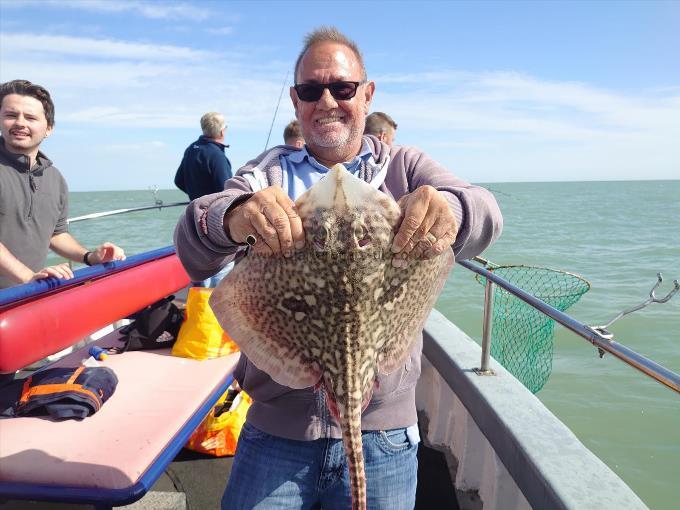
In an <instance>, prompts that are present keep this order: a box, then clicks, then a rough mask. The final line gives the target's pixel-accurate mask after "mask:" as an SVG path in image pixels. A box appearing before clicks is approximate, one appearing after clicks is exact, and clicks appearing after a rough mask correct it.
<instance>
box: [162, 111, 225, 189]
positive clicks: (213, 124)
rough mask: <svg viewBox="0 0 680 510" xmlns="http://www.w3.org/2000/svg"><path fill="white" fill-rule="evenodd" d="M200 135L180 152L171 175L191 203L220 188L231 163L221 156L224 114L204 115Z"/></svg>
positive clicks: (223, 155) (222, 187)
mask: <svg viewBox="0 0 680 510" xmlns="http://www.w3.org/2000/svg"><path fill="white" fill-rule="evenodd" d="M201 130H202V131H203V135H201V136H200V137H199V138H198V140H196V141H195V142H193V143H192V144H191V145H189V147H187V149H186V150H185V151H184V157H183V158H182V162H181V163H180V164H179V168H178V169H177V173H176V174H175V186H177V187H178V188H179V189H181V190H182V191H184V193H186V194H187V195H189V199H190V200H195V199H197V198H199V197H202V196H203V195H210V194H212V193H217V192H219V191H222V190H223V189H224V181H226V180H227V179H230V178H231V177H232V172H231V163H230V162H229V159H228V158H227V156H226V155H225V154H224V149H225V148H227V147H229V146H228V145H225V144H224V133H225V131H226V130H227V126H226V124H225V122H224V115H222V114H221V113H218V112H208V113H206V114H205V115H203V117H201Z"/></svg>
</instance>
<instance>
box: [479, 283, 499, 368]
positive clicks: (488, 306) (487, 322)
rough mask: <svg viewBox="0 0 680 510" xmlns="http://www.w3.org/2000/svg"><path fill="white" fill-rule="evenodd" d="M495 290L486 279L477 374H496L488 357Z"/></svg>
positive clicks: (492, 284)
mask: <svg viewBox="0 0 680 510" xmlns="http://www.w3.org/2000/svg"><path fill="white" fill-rule="evenodd" d="M494 291H495V286H494V283H493V282H492V281H491V280H489V279H488V278H487V279H486V285H485V286H484V322H483V324H482V361H481V366H480V367H479V368H478V369H475V373H476V374H477V375H496V374H495V373H494V371H493V370H491V369H490V368H489V358H490V356H491V330H492V329H493V294H494Z"/></svg>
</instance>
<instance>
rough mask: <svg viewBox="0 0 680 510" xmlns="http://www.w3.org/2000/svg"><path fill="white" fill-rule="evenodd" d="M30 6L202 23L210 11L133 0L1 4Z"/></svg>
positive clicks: (43, 0)
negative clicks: (127, 14)
mask: <svg viewBox="0 0 680 510" xmlns="http://www.w3.org/2000/svg"><path fill="white" fill-rule="evenodd" d="M31 5H32V6H37V7H41V8H49V7H52V8H57V9H74V10H75V9H77V10H84V11H90V12H100V13H134V14H137V15H139V16H142V17H144V18H151V19H166V20H168V19H179V20H186V19H189V20H193V21H203V20H205V19H208V18H209V17H210V9H209V8H201V3H185V2H167V1H165V2H160V1H151V2H143V1H135V0H77V1H76V0H23V1H21V2H18V1H15V2H6V3H3V7H27V6H31Z"/></svg>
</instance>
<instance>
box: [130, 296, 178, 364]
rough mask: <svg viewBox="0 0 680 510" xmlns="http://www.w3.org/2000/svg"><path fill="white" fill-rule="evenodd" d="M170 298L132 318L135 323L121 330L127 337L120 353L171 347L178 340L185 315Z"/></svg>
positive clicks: (150, 306) (171, 297)
mask: <svg viewBox="0 0 680 510" xmlns="http://www.w3.org/2000/svg"><path fill="white" fill-rule="evenodd" d="M173 299H175V296H168V297H166V298H164V299H161V300H160V301H156V302H155V303H153V304H151V305H149V306H147V307H146V308H145V309H144V310H142V311H140V312H137V313H136V314H135V315H133V316H132V317H131V318H133V319H134V322H132V323H130V324H128V325H127V326H124V327H122V328H120V332H121V333H123V334H124V335H127V338H126V343H125V346H124V347H122V348H119V349H117V350H118V351H119V352H125V351H139V350H142V349H162V348H164V347H171V346H172V344H174V343H175V340H176V339H177V334H178V333H179V328H180V326H181V325H182V322H183V321H184V314H183V313H182V312H181V311H180V310H179V308H177V307H176V306H175V305H174V303H173V302H172V300H173Z"/></svg>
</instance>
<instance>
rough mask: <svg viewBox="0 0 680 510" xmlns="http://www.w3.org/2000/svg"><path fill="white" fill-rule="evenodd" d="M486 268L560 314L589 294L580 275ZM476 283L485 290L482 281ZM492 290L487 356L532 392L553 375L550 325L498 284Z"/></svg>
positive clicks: (527, 268)
mask: <svg viewBox="0 0 680 510" xmlns="http://www.w3.org/2000/svg"><path fill="white" fill-rule="evenodd" d="M487 269H488V270H489V271H493V272H494V273H495V274H497V275H498V276H500V277H501V278H503V279H504V280H507V281H508V282H510V283H512V284H513V285H515V286H516V287H519V288H521V289H523V290H524V291H526V292H528V293H529V294H532V295H533V296H535V297H537V298H538V299H540V300H541V301H544V302H546V303H548V304H549V305H551V306H553V307H555V308H557V309H558V310H560V311H562V312H564V311H565V310H567V309H568V308H569V307H570V306H572V305H573V304H574V303H576V302H577V301H578V300H579V299H580V298H581V296H582V295H583V294H585V293H586V292H588V290H589V289H590V283H589V282H588V281H587V280H586V279H584V278H582V277H581V276H578V275H575V274H572V273H568V272H566V271H561V270H556V269H549V268H546V267H534V266H496V265H493V264H490V265H489V266H487ZM477 281H479V282H480V283H481V284H482V285H486V278H484V277H482V276H477ZM494 289H495V291H494V303H493V322H492V332H491V356H493V357H494V358H495V359H496V361H498V362H499V363H500V364H501V365H503V366H504V367H505V368H506V369H507V370H508V371H509V372H510V373H511V374H512V375H514V376H515V378H517V379H518V380H519V381H521V382H522V384H524V386H526V387H527V389H529V390H530V391H531V392H533V393H536V392H537V391H538V390H540V389H541V388H542V387H543V386H544V385H545V383H546V382H547V381H548V377H550V373H551V372H552V358H553V338H554V328H555V321H553V320H552V319H551V318H550V317H548V316H546V315H544V314H543V313H541V312H539V311H538V310H536V309H535V308H533V307H532V306H531V305H528V304H527V303H525V302H524V301H522V300H521V299H519V298H517V297H515V296H513V295H512V294H510V293H509V292H508V291H506V290H504V289H502V288H501V287H499V286H498V285H495V286H494Z"/></svg>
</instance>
